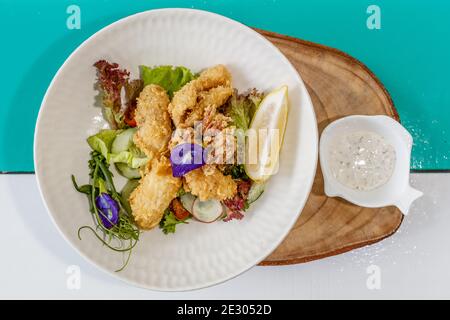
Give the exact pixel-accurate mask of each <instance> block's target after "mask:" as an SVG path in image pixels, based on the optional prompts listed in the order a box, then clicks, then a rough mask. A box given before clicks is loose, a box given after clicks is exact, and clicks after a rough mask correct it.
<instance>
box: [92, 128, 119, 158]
mask: <svg viewBox="0 0 450 320" xmlns="http://www.w3.org/2000/svg"><path fill="white" fill-rule="evenodd" d="M121 132H122V130H109V129H108V130H101V131H100V132H99V133H97V134H95V135H93V136H90V137H89V138H88V139H87V142H88V144H89V146H90V147H91V148H92V150H95V151H97V152H99V153H100V154H101V155H102V156H104V157H105V158H108V154H109V152H110V150H111V146H112V143H113V141H114V139H115V138H116V137H117V135H118V134H119V133H121Z"/></svg>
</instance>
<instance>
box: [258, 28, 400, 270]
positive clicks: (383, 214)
mask: <svg viewBox="0 0 450 320" xmlns="http://www.w3.org/2000/svg"><path fill="white" fill-rule="evenodd" d="M256 31H258V32H259V33H261V34H262V35H263V36H265V37H266V38H267V39H268V40H270V41H271V42H272V43H273V44H275V45H276V46H277V47H278V48H279V49H280V50H281V52H283V53H284V55H285V56H286V57H287V58H288V59H289V60H290V61H291V63H292V64H293V65H294V67H295V68H296V69H297V70H298V72H299V73H300V75H301V77H302V78H303V81H304V82H305V84H306V87H307V89H308V92H309V94H310V96H311V99H312V102H313V105H314V110H315V112H316V116H317V123H318V127H319V134H320V133H321V132H322V130H323V129H324V128H325V127H326V126H327V125H328V124H329V123H330V122H332V121H333V120H336V119H339V118H341V117H344V116H348V115H353V114H365V115H376V114H383V115H388V116H390V117H392V118H394V119H396V120H399V116H398V113H397V111H396V110H395V107H394V104H393V102H392V99H391V97H390V96H389V94H388V92H387V91H386V89H385V88H384V86H383V85H382V84H381V82H380V81H379V80H378V79H377V78H376V76H375V75H374V74H373V73H372V72H371V71H370V70H369V69H368V68H367V67H366V66H365V65H363V64H362V63H361V62H359V61H357V60H356V59H354V58H353V57H351V56H349V55H347V54H345V53H343V52H341V51H339V50H336V49H332V48H329V47H325V46H322V45H318V44H315V43H311V42H307V41H303V40H299V39H296V38H292V37H287V36H283V35H279V34H275V33H272V32H268V31H263V30H256ZM402 219H403V215H402V214H401V213H400V211H399V210H398V209H397V208H395V207H385V208H376V209H369V208H362V207H358V206H356V205H353V204H351V203H349V202H347V201H345V200H343V199H340V198H329V197H327V196H325V194H324V186H323V177H322V172H321V170H320V166H318V169H317V172H316V177H315V180H314V185H313V187H312V191H311V194H310V196H309V198H308V201H307V203H306V205H305V208H304V209H303V211H302V214H301V215H300V217H299V219H298V220H297V222H296V224H295V226H294V227H293V228H292V230H291V231H290V233H289V234H288V236H287V237H286V238H285V239H284V241H283V242H282V243H281V245H280V246H279V247H278V248H277V249H276V250H275V251H274V252H272V254H271V255H270V256H268V257H267V258H266V260H264V261H263V262H261V265H284V264H294V263H302V262H307V261H312V260H316V259H320V258H324V257H328V256H332V255H336V254H340V253H343V252H346V251H349V250H352V249H355V248H359V247H362V246H365V245H369V244H372V243H375V242H378V241H380V240H382V239H384V238H386V237H388V236H390V235H392V234H393V233H395V231H396V230H397V229H398V228H399V226H400V224H401V223H402Z"/></svg>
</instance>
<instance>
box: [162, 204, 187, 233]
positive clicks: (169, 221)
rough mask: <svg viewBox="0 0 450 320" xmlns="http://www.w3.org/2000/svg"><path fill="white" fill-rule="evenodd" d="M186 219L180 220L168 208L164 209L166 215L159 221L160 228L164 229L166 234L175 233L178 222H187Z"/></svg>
mask: <svg viewBox="0 0 450 320" xmlns="http://www.w3.org/2000/svg"><path fill="white" fill-rule="evenodd" d="M186 220H187V219H184V220H178V219H177V217H176V216H175V214H174V213H173V212H172V211H171V210H170V209H169V208H167V209H166V211H164V216H163V218H162V220H161V222H160V223H159V228H160V229H162V232H164V234H169V233H175V231H176V227H177V224H180V223H187V222H186Z"/></svg>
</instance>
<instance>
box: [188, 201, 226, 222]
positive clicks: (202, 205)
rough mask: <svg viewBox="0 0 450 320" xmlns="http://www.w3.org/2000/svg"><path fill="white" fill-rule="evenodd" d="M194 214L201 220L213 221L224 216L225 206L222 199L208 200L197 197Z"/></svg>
mask: <svg viewBox="0 0 450 320" xmlns="http://www.w3.org/2000/svg"><path fill="white" fill-rule="evenodd" d="M192 211H193V212H192V215H193V216H194V217H195V219H197V220H198V221H200V222H204V223H211V222H214V221H216V220H217V219H219V217H220V216H222V213H223V208H222V204H221V203H220V201H217V200H214V199H212V200H206V201H200V199H198V198H197V199H196V200H195V201H194V207H193V210H192Z"/></svg>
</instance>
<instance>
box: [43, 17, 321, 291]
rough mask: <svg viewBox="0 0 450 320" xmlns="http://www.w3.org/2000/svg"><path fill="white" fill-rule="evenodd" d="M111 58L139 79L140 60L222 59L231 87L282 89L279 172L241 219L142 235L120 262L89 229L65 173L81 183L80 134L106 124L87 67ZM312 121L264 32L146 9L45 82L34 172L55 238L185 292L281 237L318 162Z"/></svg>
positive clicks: (156, 285) (136, 280)
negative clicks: (284, 110)
mask: <svg viewBox="0 0 450 320" xmlns="http://www.w3.org/2000/svg"><path fill="white" fill-rule="evenodd" d="M99 59H108V60H110V61H114V62H118V63H119V64H120V66H121V67H123V68H126V69H128V70H129V71H131V73H132V77H138V67H139V65H142V64H144V65H151V66H152V65H167V64H170V65H183V66H186V67H188V68H191V69H192V70H194V71H199V70H201V69H204V68H206V67H209V66H213V65H215V64H219V63H222V64H225V65H226V66H227V67H228V68H229V69H230V71H231V73H232V75H233V81H234V83H233V85H234V86H235V87H237V88H238V89H240V90H245V89H248V88H253V87H255V88H259V89H261V90H265V91H269V90H271V89H274V88H276V87H278V86H280V85H282V84H287V85H288V86H289V97H290V113H289V121H288V127H287V130H286V136H285V141H284V146H283V150H282V154H281V163H280V170H279V172H278V174H277V175H276V176H274V177H273V178H272V179H271V180H270V182H269V185H268V187H267V189H266V192H265V193H264V195H263V196H262V198H261V199H260V200H258V201H257V202H256V203H255V205H253V206H252V208H251V209H250V210H249V211H248V212H247V214H246V217H245V218H244V219H243V220H242V221H233V222H230V223H220V222H218V223H213V224H201V223H197V222H192V223H190V224H189V225H183V226H181V227H179V228H178V229H177V232H176V233H175V234H174V235H167V236H166V235H164V234H163V233H162V232H161V231H160V230H158V229H154V230H152V231H150V232H145V233H144V234H143V235H142V237H141V240H140V243H139V244H138V246H137V248H136V250H134V251H133V255H132V258H131V261H130V263H129V265H128V266H127V267H126V269H125V270H124V271H122V272H120V273H114V271H113V270H116V269H117V268H118V267H120V266H121V265H122V263H123V256H122V254H118V253H116V252H112V251H110V250H109V249H107V248H105V247H102V245H101V244H100V243H99V242H98V241H97V240H96V239H94V237H93V236H91V235H90V234H89V233H88V232H86V233H84V234H83V235H84V237H83V240H81V241H80V240H79V239H78V238H77V229H78V227H80V226H82V225H92V219H91V214H90V213H89V211H88V204H87V201H86V198H85V196H84V195H82V194H79V193H78V192H76V191H75V190H74V189H73V186H72V184H71V181H70V175H71V174H75V176H76V177H77V178H78V180H79V183H86V182H87V180H88V167H87V161H88V158H89V151H90V150H89V147H88V145H87V143H86V141H85V140H86V138H87V137H88V136H89V135H91V134H93V133H96V132H97V131H98V130H99V129H100V128H101V127H103V126H105V123H104V121H103V120H102V117H101V110H100V108H99V107H96V106H95V97H96V95H97V92H96V91H95V89H94V82H95V78H96V72H95V69H94V68H93V67H92V64H93V63H94V62H95V61H97V60H99ZM317 142H318V135H317V126H316V118H315V115H314V110H313V106H312V104H311V100H310V97H309V95H308V92H307V91H306V88H305V86H304V84H303V82H302V80H301V78H300V76H299V75H298V73H297V72H296V70H295V69H294V68H293V67H292V65H291V64H290V63H289V62H288V60H287V59H286V58H285V57H284V56H283V55H282V54H281V53H280V51H279V50H278V49H277V48H275V47H274V46H273V45H272V44H271V43H270V42H269V41H267V40H266V39H265V38H264V37H262V36H260V35H259V34H258V33H256V32H255V31H253V30H251V29H250V28H248V27H246V26H244V25H242V24H240V23H238V22H235V21H233V20H230V19H228V18H225V17H222V16H219V15H216V14H212V13H209V12H203V11H197V10H186V9H163V10H153V11H147V12H143V13H140V14H136V15H133V16H130V17H128V18H125V19H122V20H120V21H118V22H116V23H113V24H112V25H110V26H108V27H106V28H104V29H102V30H101V31H99V32H97V33H96V34H95V35H93V36H92V37H90V38H89V39H88V40H86V41H85V42H84V43H83V44H82V45H81V46H80V47H79V48H78V49H77V50H75V52H74V53H73V54H72V55H71V56H70V57H69V58H68V59H67V61H66V62H65V63H64V64H63V66H62V67H61V68H60V70H59V71H58V73H57V74H56V76H55V78H54V79H53V81H52V83H51V85H50V87H49V89H48V90H47V93H46V95H45V98H44V100H43V102H42V106H41V109H40V112H39V117H38V122H37V126H36V132H35V144H34V153H35V170H36V175H37V180H38V183H39V188H40V191H41V194H42V197H43V199H44V202H45V204H46V206H47V208H48V211H49V213H50V216H51V217H52V219H53V221H54V222H55V224H56V226H57V227H58V229H59V230H60V231H61V234H62V235H63V236H64V238H66V239H67V241H69V242H70V243H71V245H72V246H73V247H74V248H75V249H76V250H77V251H78V252H79V253H80V254H81V255H82V256H83V257H85V258H86V259H88V260H89V261H90V262H92V263H93V264H95V265H96V266H98V267H99V268H101V269H103V270H105V271H107V272H109V273H111V274H112V275H115V276H116V277H119V278H121V279H123V280H126V281H128V282H130V283H133V284H136V285H138V286H141V287H146V288H150V289H155V290H169V291H172V290H189V289H196V288H201V287H206V286H210V285H214V284H217V283H219V282H222V281H225V280H227V279H230V278H232V277H234V276H237V275H238V274H240V273H242V272H244V271H245V270H247V269H249V268H251V267H252V266H254V265H255V264H257V263H259V262H260V261H262V260H263V259H264V258H265V257H266V256H268V255H269V254H270V253H271V252H272V251H273V250H274V249H275V248H276V247H277V246H278V245H279V244H280V242H281V241H282V240H283V238H284V237H285V236H286V235H287V234H288V232H289V230H290V229H291V227H292V226H293V224H294V223H295V221H296V220H297V217H298V215H299V214H300V212H301V210H302V208H303V206H304V204H305V202H306V199H307V197H308V194H309V192H310V189H311V186H312V182H313V179H314V174H315V171H316V164H317Z"/></svg>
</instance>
